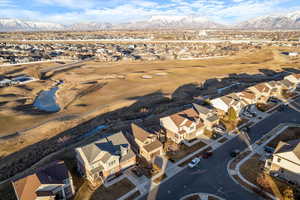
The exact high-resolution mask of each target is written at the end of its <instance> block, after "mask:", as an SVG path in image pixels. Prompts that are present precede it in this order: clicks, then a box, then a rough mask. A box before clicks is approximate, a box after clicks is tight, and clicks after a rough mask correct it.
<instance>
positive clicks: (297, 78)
mask: <svg viewBox="0 0 300 200" xmlns="http://www.w3.org/2000/svg"><path fill="white" fill-rule="evenodd" d="M284 79H285V80H288V81H290V82H291V83H293V84H294V85H298V84H300V74H291V75H288V76H286V77H284Z"/></svg>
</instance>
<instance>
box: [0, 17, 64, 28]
mask: <svg viewBox="0 0 300 200" xmlns="http://www.w3.org/2000/svg"><path fill="white" fill-rule="evenodd" d="M64 28H65V26H64V25H61V24H55V23H49V22H34V21H25V20H20V19H0V31H40V30H63V29H64Z"/></svg>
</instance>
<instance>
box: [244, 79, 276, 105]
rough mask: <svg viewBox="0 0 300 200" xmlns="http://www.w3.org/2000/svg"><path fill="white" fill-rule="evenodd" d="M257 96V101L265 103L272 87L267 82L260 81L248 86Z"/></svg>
mask: <svg viewBox="0 0 300 200" xmlns="http://www.w3.org/2000/svg"><path fill="white" fill-rule="evenodd" d="M248 90H250V91H251V92H253V93H254V94H255V95H256V96H257V101H258V103H259V102H262V103H265V102H267V100H268V99H269V97H270V94H271V89H270V88H269V87H268V86H267V85H266V84H265V83H259V84H257V85H254V86H251V87H249V88H248Z"/></svg>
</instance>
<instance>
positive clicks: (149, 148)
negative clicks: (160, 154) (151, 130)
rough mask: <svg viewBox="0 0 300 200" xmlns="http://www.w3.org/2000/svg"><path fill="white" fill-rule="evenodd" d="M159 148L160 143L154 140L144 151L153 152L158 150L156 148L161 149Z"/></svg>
mask: <svg viewBox="0 0 300 200" xmlns="http://www.w3.org/2000/svg"><path fill="white" fill-rule="evenodd" d="M161 147H162V143H160V141H158V140H154V141H153V142H151V143H150V144H147V145H145V146H144V149H145V150H146V151H147V152H151V151H154V150H155V149H158V148H161Z"/></svg>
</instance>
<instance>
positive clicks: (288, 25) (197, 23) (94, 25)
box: [0, 11, 300, 32]
mask: <svg viewBox="0 0 300 200" xmlns="http://www.w3.org/2000/svg"><path fill="white" fill-rule="evenodd" d="M224 28H228V29H266V30H267V29H300V11H297V12H292V13H289V14H281V15H268V16H262V17H257V18H254V19H250V20H247V21H243V22H240V23H237V24H233V25H224V24H221V23H217V22H214V21H211V20H209V19H207V18H203V17H194V16H153V17H151V18H150V19H148V20H144V21H136V22H129V23H122V24H110V23H98V22H84V23H76V24H72V25H63V24H57V23H50V22H39V21H26V20H21V19H0V31H2V32H4V31H5V32H9V31H57V30H110V29H224Z"/></svg>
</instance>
